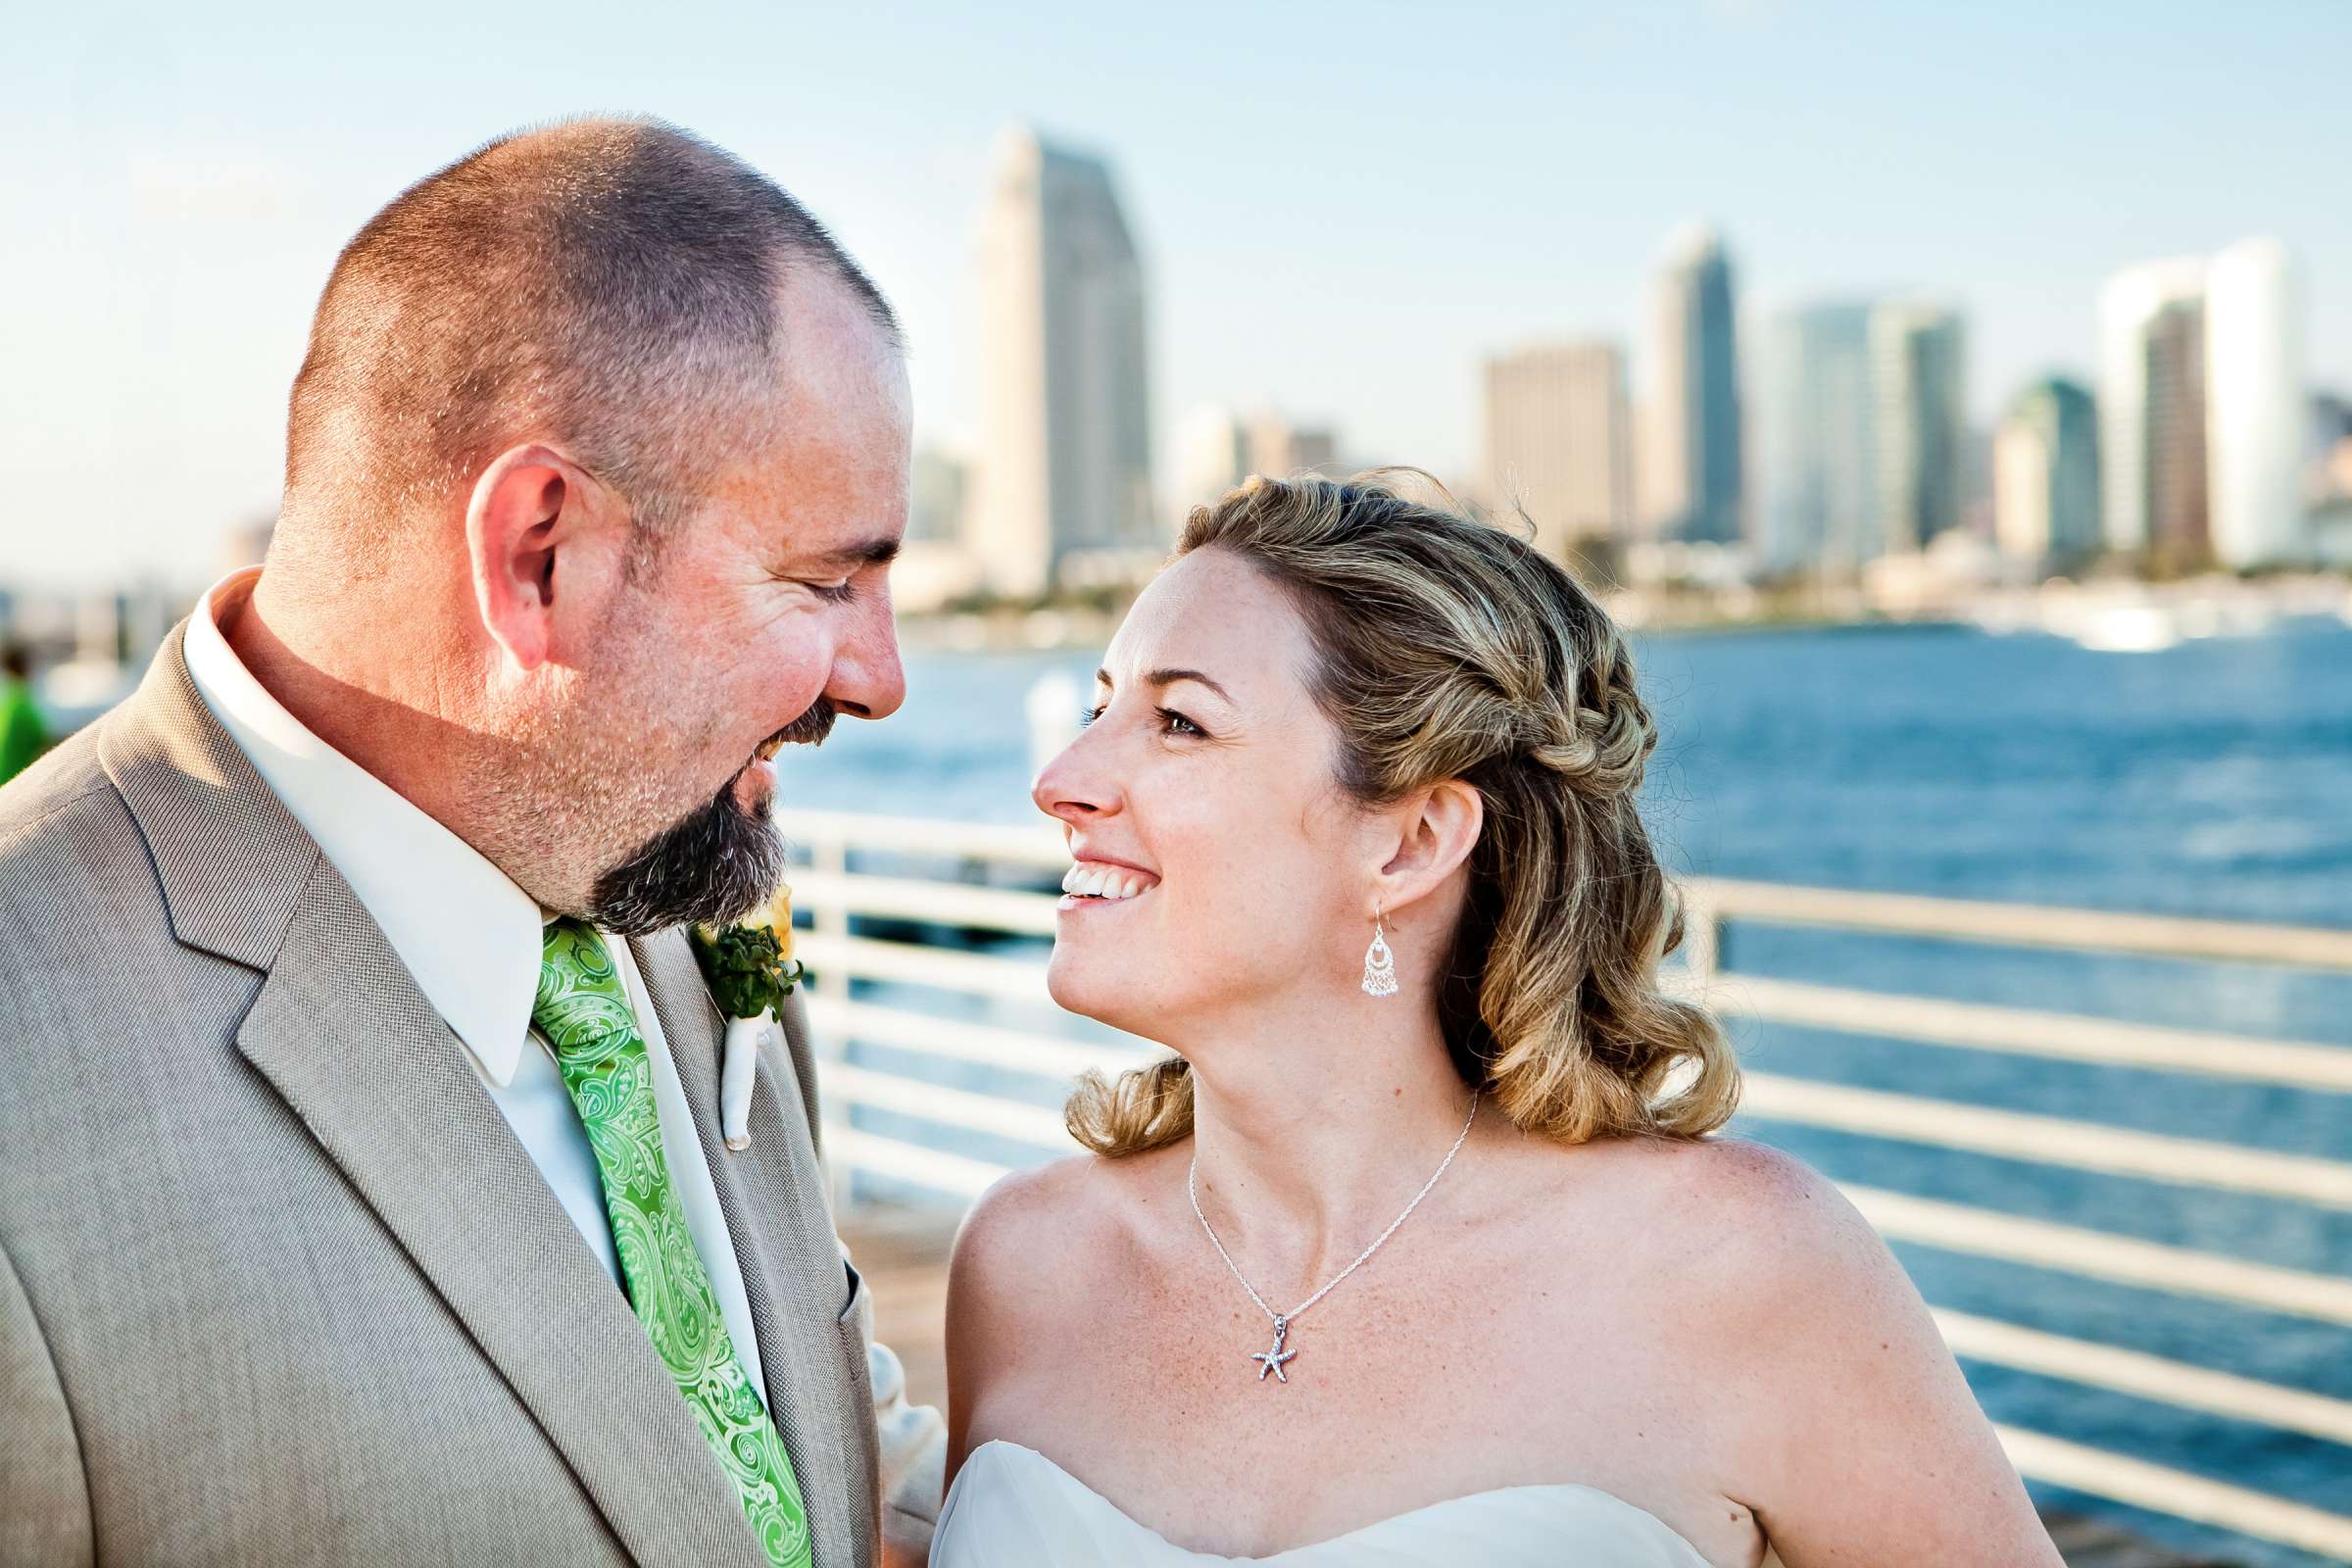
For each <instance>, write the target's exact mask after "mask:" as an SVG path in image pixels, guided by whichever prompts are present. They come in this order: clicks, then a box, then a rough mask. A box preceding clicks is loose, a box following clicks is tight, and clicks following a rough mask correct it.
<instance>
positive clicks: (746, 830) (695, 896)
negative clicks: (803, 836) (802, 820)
mask: <svg viewBox="0 0 2352 1568" xmlns="http://www.w3.org/2000/svg"><path fill="white" fill-rule="evenodd" d="M834 716H835V714H834V709H833V705H832V704H831V703H829V702H826V701H825V700H823V699H822V698H820V699H818V700H817V702H816V705H815V706H814V707H812V708H810V709H809V711H807V712H806V713H803V714H802V715H801V716H800V717H799V718H796V719H794V720H793V721H792V722H791V723H789V724H787V725H785V726H784V727H783V728H782V729H780V730H778V731H777V732H776V733H775V734H773V735H771V736H769V737H768V738H767V740H766V741H765V742H763V743H762V744H761V745H760V750H759V752H758V754H757V755H758V757H760V758H761V759H765V758H768V757H772V756H773V755H775V752H776V749H777V748H778V747H780V746H785V745H790V744H800V745H807V746H814V745H816V744H818V743H820V742H821V741H823V740H824V738H825V737H826V736H827V735H828V734H830V733H832V729H833V719H834ZM742 777H743V775H742V774H741V773H738V774H736V776H735V777H734V778H731V779H729V780H727V782H726V783H725V784H724V785H723V786H721V787H720V789H719V792H718V794H717V795H716V796H714V797H712V798H711V800H710V801H709V802H707V803H706V804H704V805H702V806H700V807H697V808H696V809H694V810H693V811H692V812H691V813H689V814H688V815H687V816H686V817H684V818H683V819H682V820H680V821H677V822H675V823H672V824H671V825H670V826H668V827H666V828H664V829H662V831H661V832H660V833H657V834H656V835H654V837H653V838H652V839H650V840H648V841H647V842H646V843H645V844H644V846H642V847H641V848H639V849H638V850H637V851H635V852H634V853H633V854H631V855H629V856H628V857H627V858H625V859H622V860H621V861H620V862H619V863H618V864H615V865H613V866H610V867H608V868H607V869H606V870H605V871H604V872H603V873H602V874H601V875H599V876H598V877H597V879H596V886H595V887H594V889H593V890H592V891H591V892H590V894H589V907H588V917H589V918H590V919H591V920H593V921H595V922H596V923H597V924H598V925H600V926H602V927H604V928H605V929H606V930H608V931H611V932H613V933H614V934H616V935H619V936H624V937H641V936H650V935H652V934H653V933H654V932H656V931H666V930H668V929H669V928H670V927H671V926H674V925H713V926H718V925H728V924H731V923H732V922H734V921H736V920H739V919H741V918H742V917H743V916H744V915H746V914H749V913H750V912H751V911H752V910H754V909H756V908H758V907H760V906H761V905H763V904H765V903H766V902H767V901H768V898H769V897H770V896H771V895H772V894H773V893H774V892H775V890H776V884H777V883H779V882H781V881H783V880H784V865H785V858H786V857H785V849H784V836H783V835H782V834H781V833H778V832H777V831H776V825H775V823H774V822H773V821H771V820H770V819H769V816H768V812H767V810H766V809H764V808H762V809H760V810H759V811H758V812H756V813H755V812H750V811H746V810H745V809H743V808H742V807H741V806H740V805H738V804H737V803H736V799H735V787H736V784H737V783H738V781H739V780H740V779H741V778H742Z"/></svg>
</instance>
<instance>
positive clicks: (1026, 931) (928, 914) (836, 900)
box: [792, 871, 1060, 937]
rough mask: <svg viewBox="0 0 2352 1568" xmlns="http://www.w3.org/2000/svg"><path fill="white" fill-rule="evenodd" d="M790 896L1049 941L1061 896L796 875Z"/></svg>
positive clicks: (809, 903)
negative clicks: (1056, 907)
mask: <svg viewBox="0 0 2352 1568" xmlns="http://www.w3.org/2000/svg"><path fill="white" fill-rule="evenodd" d="M792 897H793V902H794V903H795V904H797V905H799V906H800V907H803V908H815V907H818V906H820V905H826V904H831V905H834V906H837V907H841V908H844V909H846V910H848V911H849V912H850V913H852V914H874V915H886V916H895V917H897V918H899V919H903V920H930V921H935V922H937V923H939V924H941V925H962V926H977V927H979V928H980V929H982V930H985V931H1005V932H1009V933H1012V934H1014V935H1018V936H1047V937H1050V936H1052V935H1053V934H1054V921H1055V911H1054V905H1055V903H1056V902H1057V900H1058V899H1059V897H1060V895H1059V894H1052V893H1023V892H1020V891H1019V890H1017V889H1013V888H983V887H973V886H971V885H970V884H968V883H961V882H927V881H924V880H922V879H921V878H918V877H890V876H867V875H864V874H863V873H858V874H856V875H852V876H840V875H836V874H834V873H832V872H829V871H796V872H794V873H793V875H792Z"/></svg>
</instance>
